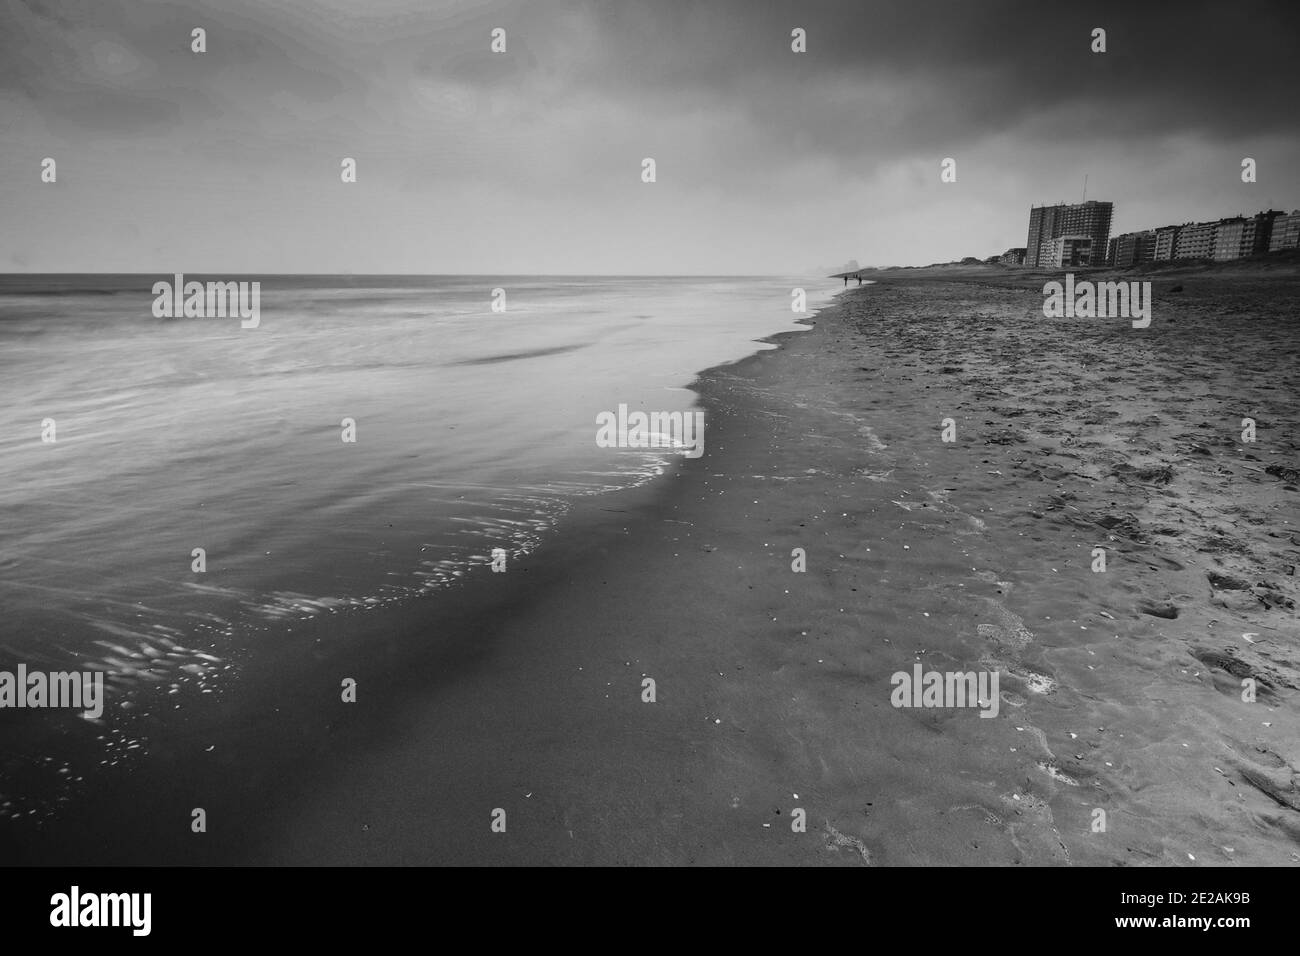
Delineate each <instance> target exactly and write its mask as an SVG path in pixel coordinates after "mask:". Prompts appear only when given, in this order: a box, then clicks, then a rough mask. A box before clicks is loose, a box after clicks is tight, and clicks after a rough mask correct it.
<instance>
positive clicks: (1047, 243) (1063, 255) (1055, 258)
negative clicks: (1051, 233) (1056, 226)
mask: <svg viewBox="0 0 1300 956" xmlns="http://www.w3.org/2000/svg"><path fill="white" fill-rule="evenodd" d="M1093 248H1094V246H1093V241H1092V236H1057V237H1056V238H1055V239H1044V240H1043V242H1042V244H1041V245H1039V247H1038V265H1039V266H1040V267H1042V268H1045V269H1060V268H1063V267H1066V266H1089V265H1093V261H1092V250H1093Z"/></svg>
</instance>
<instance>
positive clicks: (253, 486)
mask: <svg viewBox="0 0 1300 956" xmlns="http://www.w3.org/2000/svg"><path fill="white" fill-rule="evenodd" d="M185 278H186V281H191V280H197V281H204V282H205V281H208V280H210V279H211V280H217V281H241V280H242V281H257V282H259V283H260V317H259V322H258V325H257V327H256V328H245V327H243V323H241V320H240V319H239V318H237V317H206V318H198V317H192V318H160V317H157V316H156V315H155V309H154V303H155V298H156V296H155V294H154V291H153V289H154V284H155V283H156V282H159V281H172V280H173V277H172V276H171V275H0V608H2V609H3V615H0V669H9V670H13V668H14V666H15V665H16V664H18V663H23V664H26V665H27V667H28V668H29V669H30V668H45V669H47V670H67V669H76V670H80V671H100V672H103V673H104V674H105V675H106V678H105V679H106V681H107V685H108V689H107V694H108V695H109V696H110V697H112V698H113V699H114V702H115V703H116V705H117V706H126V707H129V706H131V704H130V698H131V695H132V694H133V693H135V692H137V691H142V690H146V689H147V690H149V691H150V692H151V693H155V694H156V693H172V694H175V693H179V692H180V691H181V690H182V689H185V690H197V691H198V692H201V693H208V692H215V691H217V690H219V689H220V687H221V686H222V682H223V681H228V680H230V679H232V678H233V677H234V676H236V675H235V674H234V673H233V671H234V669H235V668H234V664H233V663H232V662H233V661H235V660H238V661H240V662H241V665H240V666H245V667H247V666H255V664H253V665H250V662H255V661H256V660H257V659H258V649H259V647H260V646H265V645H268V644H271V645H273V644H274V641H275V636H276V634H277V633H278V632H280V631H283V630H284V629H287V628H291V627H293V626H294V624H295V622H297V621H300V620H303V619H305V618H312V617H316V616H319V615H322V614H332V613H337V612H339V611H340V610H341V609H345V608H346V609H350V610H351V611H353V612H355V611H356V610H357V609H366V608H382V607H386V606H391V605H393V604H395V603H399V602H409V601H413V600H417V599H433V600H437V599H438V595H439V594H440V593H441V592H443V591H445V590H446V589H449V588H455V587H456V586H457V583H458V582H459V581H461V580H462V579H463V578H464V576H465V575H467V574H471V573H475V569H478V573H484V572H485V570H486V568H485V566H487V565H489V564H490V563H491V562H492V561H493V559H494V556H495V557H496V558H497V559H498V561H499V562H504V563H505V566H507V567H508V563H509V562H510V561H511V560H514V559H517V558H518V557H519V556H520V555H524V554H527V553H529V552H531V551H533V550H534V549H537V548H538V547H541V546H542V545H544V544H545V542H546V541H547V540H548V537H549V536H553V535H559V534H563V533H564V518H565V515H566V513H567V512H568V511H569V510H570V509H571V508H572V507H573V505H574V503H575V502H576V501H578V500H579V499H584V498H590V497H591V496H597V495H606V494H610V493H613V492H617V491H619V490H620V489H626V488H629V487H632V486H636V485H643V484H646V483H650V482H654V481H656V480H660V479H661V478H662V476H664V475H666V474H668V473H669V472H671V470H672V469H674V468H676V467H680V465H681V453H680V452H679V451H676V450H674V449H671V448H657V449H634V448H602V447H599V445H598V444H597V442H596V434H597V416H598V415H600V414H601V413H612V412H615V411H616V410H617V409H618V406H619V405H620V404H625V405H627V406H628V408H629V409H633V410H644V411H663V412H675V411H681V412H686V411H691V410H693V409H695V407H696V396H695V393H694V392H692V391H691V390H690V389H689V385H690V383H691V382H692V380H693V379H694V378H695V376H696V374H697V373H698V372H700V371H701V370H703V369H705V368H709V367H712V366H716V365H720V364H724V363H727V362H731V361H735V360H739V359H741V358H743V357H745V356H747V355H750V354H752V353H753V352H755V351H756V350H759V349H763V348H770V347H772V346H770V345H765V344H762V343H760V342H758V341H757V340H759V339H761V338H763V337H766V336H770V335H772V334H774V333H778V332H784V331H791V330H795V329H798V328H801V326H800V325H798V324H797V320H798V319H800V318H802V317H803V316H801V315H799V314H796V313H795V312H794V311H793V310H792V290H794V289H796V288H802V289H804V290H806V295H807V307H808V312H809V314H811V313H814V312H815V311H816V309H817V308H818V307H820V306H823V305H825V304H827V303H828V302H829V299H830V297H831V296H832V295H833V294H834V293H835V292H837V291H839V288H838V285H839V284H838V283H836V282H835V281H834V280H830V279H825V278H811V277H808V276H803V277H798V276H784V277H769V278H744V277H665V278H660V277H536V276H504V277H502V276H493V277H481V276H276V275H267V276H237V277H235V276H220V277H215V276H197V275H196V276H186V277H185ZM498 290H499V291H498ZM494 302H495V303H496V304H497V309H499V310H500V311H496V310H494V308H493V305H494ZM705 449H706V455H707V449H708V443H707V421H706V422H705Z"/></svg>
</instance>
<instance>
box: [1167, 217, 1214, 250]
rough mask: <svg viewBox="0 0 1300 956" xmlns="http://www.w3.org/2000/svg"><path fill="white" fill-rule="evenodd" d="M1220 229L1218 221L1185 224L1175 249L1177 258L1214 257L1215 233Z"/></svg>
mask: <svg viewBox="0 0 1300 956" xmlns="http://www.w3.org/2000/svg"><path fill="white" fill-rule="evenodd" d="M1218 231H1219V224H1218V223H1217V222H1188V223H1184V224H1183V228H1182V231H1181V232H1179V233H1178V245H1177V247H1176V248H1175V249H1174V258H1175V259H1212V258H1213V257H1214V241H1215V234H1216V233H1217V232H1218Z"/></svg>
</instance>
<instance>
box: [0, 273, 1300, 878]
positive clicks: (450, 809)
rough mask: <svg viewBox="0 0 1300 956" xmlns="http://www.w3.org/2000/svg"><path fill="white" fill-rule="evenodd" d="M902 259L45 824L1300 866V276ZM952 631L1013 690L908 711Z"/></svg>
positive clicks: (162, 740)
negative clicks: (451, 566) (686, 438)
mask: <svg viewBox="0 0 1300 956" xmlns="http://www.w3.org/2000/svg"><path fill="white" fill-rule="evenodd" d="M880 278H881V279H882V281H881V282H880V283H879V284H877V285H872V286H867V287H863V288H862V289H861V290H857V289H854V290H850V292H848V293H847V294H845V295H844V296H842V297H841V299H840V303H839V305H837V306H836V307H833V308H831V309H828V310H825V311H823V312H822V313H820V314H819V316H818V317H817V320H816V322H815V324H814V326H813V327H812V328H811V329H809V330H808V331H805V332H798V333H790V334H787V335H783V336H780V337H778V339H777V340H778V341H779V342H780V343H781V344H782V348H781V349H780V350H778V351H771V352H762V353H759V354H757V355H755V356H753V357H751V358H749V359H747V360H745V361H743V362H740V363H737V364H735V365H730V366H724V367H721V368H717V369H713V370H710V371H709V372H707V373H705V374H704V375H702V376H701V379H700V381H699V382H698V383H697V388H698V390H699V392H700V394H701V403H702V406H703V408H704V409H705V413H706V422H707V424H706V428H707V440H706V446H705V447H706V450H705V454H704V456H703V457H702V458H701V459H699V460H695V461H689V460H688V461H683V462H682V465H681V467H680V469H679V470H678V471H677V472H676V473H675V474H674V475H673V476H671V477H668V478H665V479H664V480H662V481H660V482H658V483H656V484H655V485H653V486H652V487H649V488H644V489H637V490H635V491H632V492H627V493H621V494H619V495H616V496H609V497H606V498H603V499H602V500H601V501H600V502H599V503H598V504H597V505H596V506H593V507H592V508H591V509H590V510H588V511H587V512H579V513H575V514H574V515H573V516H572V517H571V518H570V520H569V521H568V523H567V524H566V525H565V526H563V527H561V529H560V533H559V535H558V536H555V537H553V538H552V539H551V540H550V541H549V542H547V543H546V544H544V545H543V546H542V547H541V548H539V549H538V550H537V551H536V552H534V553H533V554H531V555H529V556H528V558H526V559H524V560H523V561H521V562H517V563H515V564H512V565H511V567H510V568H509V571H508V572H507V573H506V574H491V573H488V572H483V573H479V574H476V575H474V576H472V580H470V581H468V582H467V584H466V586H465V587H464V588H463V589H461V591H460V592H459V593H458V594H456V595H455V596H454V598H450V597H448V596H447V595H445V594H444V595H437V596H434V597H432V598H430V599H427V600H424V599H422V600H420V601H416V602H413V604H412V605H411V606H410V607H409V608H406V609H404V610H402V611H384V612H383V613H382V614H363V613H359V614H356V615H342V616H337V617H330V618H327V619H322V620H320V621H317V622H312V623H311V624H309V625H307V626H306V627H305V628H303V629H302V630H301V631H300V632H298V633H296V634H295V636H294V637H293V639H292V640H291V641H288V642H287V643H286V647H285V648H284V666H283V668H282V669H280V670H278V671H277V673H276V674H275V675H274V676H273V677H263V678H261V679H260V680H261V683H260V684H259V683H258V682H257V681H256V680H253V679H250V680H249V681H247V682H246V683H245V684H244V685H243V686H242V687H241V690H240V694H239V695H238V698H237V699H233V700H232V699H231V697H230V696H229V695H228V696H227V698H226V699H225V700H224V701H222V702H219V703H218V702H212V703H210V704H208V705H206V708H207V709H206V710H205V711H202V712H197V713H192V714H190V715H189V716H188V717H187V722H186V723H185V724H183V725H181V724H177V722H176V721H175V720H171V721H170V722H169V723H168V722H164V721H163V718H162V717H159V718H158V720H157V723H156V724H155V725H154V726H153V727H152V737H151V740H152V748H151V753H150V757H149V759H148V761H146V762H144V763H143V764H142V765H140V766H139V767H137V768H136V769H135V770H134V771H133V772H132V774H131V775H129V776H125V775H121V774H119V775H115V776H108V777H106V778H105V779H103V780H102V781H97V782H96V786H95V789H94V792H93V800H89V801H82V802H79V803H77V804H76V805H75V806H73V807H70V808H69V809H68V810H67V811H66V813H64V814H63V815H62V816H61V819H60V821H59V822H57V823H55V822H53V821H52V822H51V823H49V824H46V825H45V826H44V830H45V832H44V833H43V834H41V839H40V840H37V839H36V838H35V837H32V836H31V835H30V834H23V835H20V838H19V840H18V843H17V844H16V848H17V849H16V852H17V853H18V855H19V856H20V857H21V858H24V859H26V860H27V861H30V862H87V861H89V860H95V861H96V862H162V863H208V862H223V863H257V864H261V863H276V864H284V863H296V864H303V863H324V864H356V863H398V864H417V863H469V864H552V863H555V864H569V863H603V864H691V863H695V864H790V865H804V864H808V865H819V864H840V865H854V866H862V865H950V864H956V865H963V864H993V865H996V864H1021V865H1026V864H1027V865H1039V864H1081V865H1144V864H1168V865H1233V864H1240V865H1245V864H1253V865H1275V864H1276V865H1283V864H1293V863H1296V862H1300V852H1297V851H1300V791H1298V790H1297V786H1296V784H1297V778H1296V769H1295V768H1296V767H1297V765H1298V763H1297V762H1298V761H1300V746H1298V745H1297V741H1300V733H1298V731H1300V719H1297V715H1296V710H1295V706H1294V702H1295V700H1296V696H1295V695H1296V690H1297V679H1298V678H1300V671H1298V669H1297V668H1298V665H1300V651H1298V650H1297V647H1298V645H1297V643H1296V641H1297V637H1298V636H1300V628H1298V627H1297V623H1296V622H1297V619H1296V612H1295V607H1294V602H1295V600H1296V599H1297V585H1296V578H1295V575H1294V568H1295V565H1296V564H1297V563H1300V506H1298V505H1297V501H1298V500H1300V491H1297V478H1298V476H1297V475H1296V474H1295V473H1294V471H1293V470H1294V469H1296V468H1297V467H1300V455H1298V454H1297V452H1298V450H1300V402H1298V401H1297V398H1298V397H1300V381H1298V377H1300V372H1298V371H1297V368H1296V364H1295V362H1294V356H1295V355H1296V354H1297V353H1298V352H1300V323H1298V322H1297V317H1298V316H1300V281H1298V280H1297V279H1296V277H1295V276H1294V274H1285V275H1267V276H1266V275H1259V274H1256V273H1253V272H1249V271H1240V272H1236V273H1232V274H1231V275H1228V276H1226V277H1225V276H1223V275H1210V274H1206V275H1200V274H1198V273H1196V272H1194V271H1193V272H1189V273H1188V274H1187V275H1186V276H1183V275H1173V276H1149V277H1146V278H1151V279H1152V280H1153V281H1154V282H1155V292H1156V296H1155V312H1154V319H1153V322H1152V325H1151V327H1150V328H1149V329H1145V330H1135V329H1132V328H1130V327H1129V324H1128V322H1127V321H1123V320H1102V319H1056V320H1047V319H1044V318H1043V317H1042V312H1041V308H1042V293H1041V288H1042V281H1043V279H1042V278H1041V277H1034V276H1026V275H1024V274H1016V273H1008V272H1001V271H994V270H990V271H987V272H968V273H953V272H949V273H941V274H937V275H936V274H935V273H919V274H910V275H909V274H881V276H880ZM1175 284H1181V285H1183V286H1184V289H1183V291H1181V292H1171V291H1170V289H1171V288H1172V286H1173V285H1175ZM1246 416H1250V417H1253V418H1255V419H1256V420H1257V423H1258V425H1257V427H1258V438H1259V440H1258V442H1256V443H1254V444H1251V445H1245V444H1242V443H1241V441H1240V431H1241V426H1240V420H1241V418H1243V417H1246ZM949 417H950V418H953V419H954V420H955V422H956V427H957V440H956V441H954V442H951V443H945V442H943V441H941V435H940V429H941V425H940V422H941V420H942V419H944V418H949ZM1095 547H1103V548H1105V549H1107V570H1106V571H1105V572H1104V573H1095V572H1093V571H1092V569H1091V565H1092V561H1093V558H1092V553H1091V552H1092V549H1093V548H1095ZM795 548H802V549H805V551H806V555H807V571H806V572H805V573H796V572H794V571H793V570H792V568H791V563H792V550H793V549H795ZM1243 635H1250V636H1249V637H1244V636H1243ZM916 662H920V663H922V664H923V665H924V667H925V668H926V669H927V670H928V669H937V670H962V671H968V670H978V669H990V668H996V669H997V670H998V671H999V673H1000V675H1001V691H1002V695H1001V707H1000V711H999V714H998V717H997V718H996V719H980V718H979V717H978V714H977V712H976V711H975V710H970V709H967V710H951V709H950V710H945V709H895V708H893V707H892V706H891V705H890V692H891V685H890V675H891V674H892V673H894V672H895V671H899V670H905V671H910V670H911V668H912V666H913V664H914V663H916ZM288 673H292V674H293V678H292V679H286V678H285V675H286V674H288ZM347 676H350V677H354V678H356V679H357V680H358V699H357V703H355V704H343V703H341V702H340V700H339V690H338V688H339V681H340V679H341V678H342V677H347ZM645 677H650V678H653V679H654V681H655V691H656V701H655V702H654V703H646V702H643V700H642V694H643V684H642V681H643V679H644V678H645ZM1243 677H1254V678H1255V679H1256V680H1257V682H1258V688H1259V690H1258V699H1257V701H1256V702H1255V703H1244V702H1243V701H1242V700H1241V697H1240V695H1241V679H1242V678H1243ZM142 730H145V731H148V730H150V728H149V727H145V728H142ZM209 748H211V749H209ZM195 806H203V807H205V808H206V809H207V811H208V833H206V834H192V833H190V832H189V818H190V817H189V815H190V809H191V808H192V807H195ZM497 808H500V809H503V810H505V814H506V832H504V833H493V832H492V831H491V828H490V824H491V821H492V813H493V811H494V810H495V809H497ZM796 808H799V809H802V810H803V811H805V813H806V816H807V828H806V832H802V833H800V832H794V831H793V830H792V828H791V819H792V816H791V815H792V812H793V811H794V810H795V809H796ZM1097 809H1102V810H1104V811H1105V812H1106V829H1105V831H1104V832H1094V829H1093V824H1094V820H1095V819H1096V815H1095V814H1094V811H1095V810H1097ZM11 835H12V834H11Z"/></svg>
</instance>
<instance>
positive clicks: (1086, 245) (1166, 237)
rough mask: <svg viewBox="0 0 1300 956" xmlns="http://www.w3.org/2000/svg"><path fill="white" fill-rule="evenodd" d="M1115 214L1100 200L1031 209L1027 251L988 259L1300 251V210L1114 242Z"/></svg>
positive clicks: (1028, 262) (1082, 262)
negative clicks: (1111, 226) (1111, 227)
mask: <svg viewBox="0 0 1300 956" xmlns="http://www.w3.org/2000/svg"><path fill="white" fill-rule="evenodd" d="M1113 214H1114V204H1113V203H1109V202H1098V201H1097V200H1089V201H1087V202H1082V203H1058V204H1057V205H1054V206H1032V207H1031V208H1030V210H1029V237H1028V240H1027V241H1026V243H1025V246H1024V248H1013V249H1008V250H1007V251H1006V252H1005V253H1003V254H1002V255H1001V256H993V257H991V258H990V259H988V260H986V261H988V262H1001V263H1002V264H1003V265H1010V266H1032V267H1038V268H1064V267H1072V266H1116V267H1119V268H1127V267H1129V266H1135V265H1142V264H1143V263H1148V262H1162V261H1166V260H1171V259H1216V260H1219V261H1224V260H1228V259H1240V258H1243V257H1245V256H1253V255H1256V254H1258V253H1261V252H1278V251H1280V250H1283V249H1295V248H1300V210H1297V211H1295V212H1290V213H1285V212H1281V211H1279V210H1276V209H1270V210H1268V211H1266V212H1259V213H1256V214H1255V215H1253V216H1232V217H1229V218H1227V219H1219V220H1216V221H1213V222H1185V223H1183V224H1182V225H1181V226H1161V227H1160V228H1159V229H1147V230H1144V231H1142V232H1126V233H1124V234H1123V235H1119V236H1115V237H1114V238H1111V236H1110V223H1111V217H1112V215H1113Z"/></svg>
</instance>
